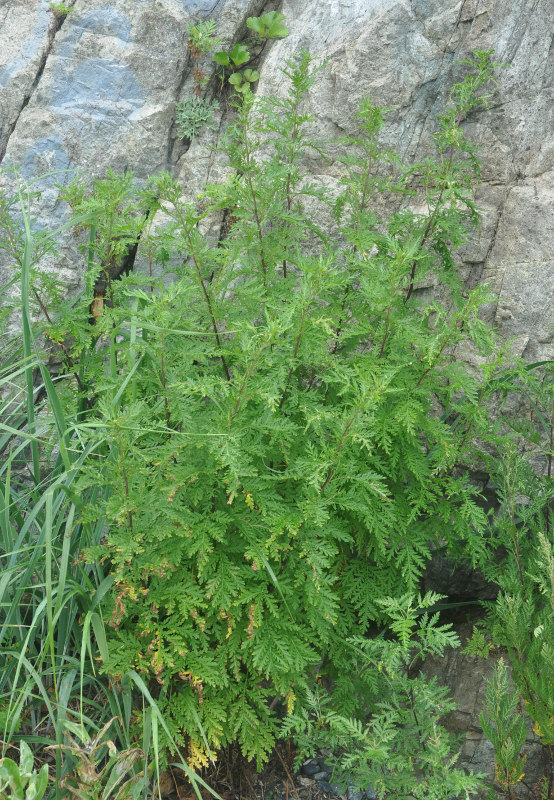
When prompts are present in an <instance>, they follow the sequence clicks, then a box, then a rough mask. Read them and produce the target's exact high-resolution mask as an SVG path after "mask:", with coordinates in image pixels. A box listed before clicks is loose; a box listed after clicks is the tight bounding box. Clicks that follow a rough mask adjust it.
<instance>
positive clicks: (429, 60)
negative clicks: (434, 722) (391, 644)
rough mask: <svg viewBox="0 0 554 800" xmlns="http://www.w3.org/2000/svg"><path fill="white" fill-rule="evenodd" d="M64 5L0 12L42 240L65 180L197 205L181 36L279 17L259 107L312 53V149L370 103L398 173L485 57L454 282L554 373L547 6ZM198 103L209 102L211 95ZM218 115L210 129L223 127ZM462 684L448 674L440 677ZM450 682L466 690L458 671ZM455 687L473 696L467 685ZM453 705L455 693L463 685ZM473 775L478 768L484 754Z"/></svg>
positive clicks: (425, 147) (204, 155) (60, 270)
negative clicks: (107, 182)
mask: <svg viewBox="0 0 554 800" xmlns="http://www.w3.org/2000/svg"><path fill="white" fill-rule="evenodd" d="M66 5H69V6H71V7H72V9H71V11H70V13H69V14H68V15H67V16H60V15H59V14H56V13H54V12H53V10H52V9H51V8H50V5H49V3H48V2H47V0H7V1H6V0H0V166H1V167H13V166H17V167H19V169H20V170H21V173H22V175H23V176H24V177H25V178H26V179H28V180H32V179H35V178H37V176H39V175H43V174H44V173H47V172H52V171H60V172H57V173H56V174H55V175H53V176H52V175H51V176H50V177H48V178H46V179H43V180H42V181H41V182H40V188H41V190H42V196H41V199H40V206H39V209H38V213H39V216H40V220H41V224H44V225H45V226H48V227H52V228H54V227H56V226H57V225H59V223H60V222H62V221H63V220H64V219H65V218H66V216H67V211H68V210H67V207H66V205H65V204H64V203H62V202H60V201H59V199H58V190H57V188H56V186H55V184H56V183H64V182H65V181H67V180H68V179H69V176H70V175H71V174H74V173H75V172H83V173H84V174H86V175H89V176H92V177H98V176H104V175H105V174H106V171H107V169H108V167H112V168H113V169H115V170H116V171H123V170H125V169H127V170H133V171H134V172H135V175H136V176H137V178H138V179H139V180H140V179H144V178H146V177H147V176H148V175H150V174H151V173H152V172H154V171H156V170H159V169H170V170H172V171H173V172H174V173H175V174H176V175H177V176H178V177H179V178H180V180H181V181H182V184H183V186H184V188H185V191H186V192H187V193H189V194H190V195H191V196H194V195H195V193H196V192H197V191H198V190H199V189H200V187H201V186H202V184H203V183H204V182H205V181H206V180H214V179H215V178H217V172H218V170H221V169H223V168H224V166H223V165H222V164H220V163H219V162H218V160H217V158H216V156H215V155H214V153H213V151H212V150H211V149H210V145H213V144H215V143H217V138H218V136H219V131H215V132H206V133H202V134H201V135H200V136H199V137H198V139H196V140H195V141H193V142H192V144H191V146H190V147H187V146H186V145H185V144H184V143H183V142H181V141H180V140H179V139H178V136H177V133H176V128H175V123H174V119H175V104H176V102H177V101H179V100H181V99H182V98H185V97H188V96H190V94H191V91H192V87H193V76H192V63H191V59H190V56H189V54H188V51H187V47H186V39H187V29H188V26H189V24H190V23H191V22H193V21H198V20H201V19H208V18H214V19H215V20H216V21H217V26H218V35H219V36H220V37H221V39H222V40H223V42H224V46H229V45H231V44H232V43H234V42H237V41H239V40H240V39H241V37H243V36H244V35H245V33H246V27H245V21H246V18H247V17H248V16H250V15H257V14H260V13H263V12H264V11H267V10H272V9H275V8H276V9H278V10H280V11H282V12H283V13H284V14H285V15H286V22H287V24H288V26H289V27H290V29H291V34H290V36H288V37H287V38H286V39H283V40H279V41H275V42H273V43H272V44H271V45H270V46H269V47H268V48H267V49H266V51H265V53H264V59H263V63H262V64H261V65H260V67H259V70H260V73H261V77H260V81H259V85H258V91H259V92H261V93H264V94H270V93H276V92H278V91H279V90H280V87H281V85H282V75H281V72H280V70H281V67H282V66H283V64H284V62H285V61H286V60H287V59H288V58H290V57H291V56H293V55H294V54H296V53H298V52H299V51H300V50H301V49H303V48H305V49H309V50H310V51H311V52H312V54H313V55H314V56H316V57H318V58H321V59H324V58H325V59H327V66H326V68H325V70H323V71H322V72H321V73H320V77H319V80H318V81H317V83H316V84H315V85H314V87H313V89H312V90H311V92H310V96H309V100H308V104H309V106H310V110H311V112H312V113H313V114H314V115H316V116H317V119H318V133H319V135H320V136H322V137H326V138H331V139H337V138H338V137H339V136H340V135H341V134H342V133H344V132H352V131H353V130H354V127H355V118H354V115H355V113H356V111H357V110H358V104H359V101H360V99H361V98H362V97H363V96H365V95H367V94H368V93H370V94H371V96H372V99H373V101H374V102H376V103H377V104H379V105H381V106H384V107H387V108H389V109H390V112H389V114H388V116H387V121H388V125H387V129H386V133H385V138H386V140H387V143H388V144H390V145H392V146H394V147H395V149H396V150H397V152H399V154H400V155H401V156H402V157H404V158H405V159H406V160H408V161H409V160H412V159H417V158H418V157H421V156H423V155H425V154H426V153H428V152H430V149H431V146H432V138H431V134H432V132H433V130H435V128H436V126H437V114H438V113H441V112H442V110H443V109H444V104H445V100H446V98H447V96H448V90H449V87H450V86H451V85H452V83H453V82H454V81H455V80H456V79H457V78H458V77H459V75H460V67H459V65H458V64H457V62H458V61H459V60H460V59H461V58H463V57H465V56H467V55H468V53H469V52H470V51H471V50H473V49H476V48H479V49H490V48H494V50H495V51H496V54H495V58H496V60H497V61H499V62H503V63H505V64H507V65H509V68H506V69H502V70H500V71H499V73H498V86H497V91H496V93H495V96H494V99H493V101H492V105H491V107H490V108H489V109H488V110H485V111H480V112H479V113H477V114H474V115H473V116H471V117H470V118H469V119H468V120H467V121H466V122H465V123H464V126H465V128H466V130H467V133H468V136H469V137H470V138H471V139H473V140H474V141H475V142H476V143H477V144H478V145H480V146H481V147H482V158H483V182H482V185H481V187H480V188H479V189H478V193H477V202H478V205H480V206H481V208H482V209H483V213H484V215H483V222H482V228H481V232H480V236H479V237H476V238H475V239H474V240H473V241H471V242H470V243H469V244H468V245H466V246H465V247H464V249H463V250H462V251H461V253H460V256H461V262H460V268H461V269H462V270H463V271H464V275H465V277H466V279H467V281H468V283H469V284H472V285H475V284H476V283H478V282H480V281H487V282H488V283H489V284H490V286H491V288H492V291H493V292H494V293H495V294H496V296H497V298H498V302H497V303H495V304H493V305H491V307H490V311H489V313H490V317H491V320H492V321H494V323H495V325H496V326H497V328H498V329H499V331H500V332H501V333H502V334H503V335H504V336H506V337H510V338H512V339H513V347H514V350H515V351H516V352H517V354H518V355H523V356H525V357H526V358H528V359H530V360H539V359H543V358H552V357H554V342H553V326H554V302H553V301H554V258H553V255H552V254H553V252H554V213H553V212H554V102H553V100H554V85H553V81H554V39H553V29H552V22H553V6H552V0H282V2H281V3H275V2H271V1H270V2H267V1H266V0H66ZM206 91H207V94H208V96H210V95H211V94H214V93H215V92H216V82H215V81H211V82H209V83H208V87H207V90H206ZM222 106H223V111H222V115H223V116H222V126H221V127H223V126H224V123H225V115H226V114H227V111H226V110H225V104H224V103H222ZM309 166H310V169H311V171H312V172H313V174H314V176H316V177H317V178H319V179H320V180H322V181H324V182H328V183H329V182H330V183H332V182H333V181H336V180H337V179H338V177H339V171H338V166H337V164H335V163H333V162H331V163H323V162H322V161H320V160H318V159H314V160H313V162H311V163H310V164H309ZM6 180H9V179H6ZM1 259H2V254H1V253H0V285H1V284H4V282H5V281H6V280H9V278H10V270H11V266H10V264H9V262H7V261H5V262H4V263H2V260H1ZM44 266H45V268H46V269H51V270H55V271H56V274H57V275H58V276H59V277H60V278H62V279H63V280H64V281H65V282H66V284H67V285H68V287H69V289H70V290H75V289H76V288H78V287H79V286H81V285H82V276H83V272H84V265H83V262H82V259H81V257H80V255H79V254H78V253H77V252H76V251H75V245H74V244H73V243H72V241H71V239H70V237H69V236H68V237H67V238H66V239H65V240H64V239H63V237H62V238H61V240H60V258H59V259H57V260H56V262H55V263H53V262H48V261H46V262H45V265H44ZM137 268H140V253H139V258H138V261H137ZM459 668H460V665H459V664H456V665H454V666H453V665H452V664H450V663H448V664H446V667H445V669H446V670H447V672H448V675H449V676H451V675H452V674H454V673H455V674H459ZM462 669H464V670H466V673H465V674H466V675H471V670H470V671H469V672H467V664H465V665H463V666H462ZM443 677H445V676H443ZM446 678H448V676H446ZM464 680H465V678H464ZM467 680H468V681H469V684H468V687H469V686H471V687H472V688H471V691H474V689H475V681H473V680H472V679H471V678H468V679H467ZM454 683H455V681H454ZM457 691H458V693H460V692H461V693H462V695H463V693H464V691H465V690H463V688H461V685H458V687H457ZM468 691H469V688H468ZM459 699H460V700H461V702H462V703H464V702H466V701H465V700H464V697H463V696H461V697H460V698H459ZM460 713H462V712H460ZM467 714H469V716H470V717H471V719H469V721H468V719H466V720H465V721H464V720H462V718H461V717H460V718H459V719H460V729H463V730H468V728H469V731H470V732H469V734H468V736H469V738H468V740H467V743H466V744H467V746H466V750H467V754H466V755H467V759H466V760H467V763H468V764H473V763H474V761H475V758H474V756H473V755H471V753H470V752H469V750H468V749H467V748H470V749H471V747H474V752H477V751H478V750H479V748H480V747H481V748H483V747H485V748H486V745H483V744H482V742H481V739H480V734H479V732H478V725H477V723H476V722H475V714H473V716H472V715H471V713H470V712H469V711H468V712H467ZM474 740H475V741H474ZM472 741H473V742H474V745H475V746H474V745H472V744H471V742H472ZM475 742H477V744H475ZM486 757H487V759H488V760H489V764H490V753H487V754H486Z"/></svg>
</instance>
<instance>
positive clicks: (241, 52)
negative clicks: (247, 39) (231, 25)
mask: <svg viewBox="0 0 554 800" xmlns="http://www.w3.org/2000/svg"><path fill="white" fill-rule="evenodd" d="M229 56H230V57H231V61H232V62H233V64H234V65H235V66H236V67H240V65H241V64H246V62H247V61H250V52H249V50H248V48H247V47H245V46H244V45H243V44H236V45H235V46H234V47H233V49H232V50H231V52H230V53H229Z"/></svg>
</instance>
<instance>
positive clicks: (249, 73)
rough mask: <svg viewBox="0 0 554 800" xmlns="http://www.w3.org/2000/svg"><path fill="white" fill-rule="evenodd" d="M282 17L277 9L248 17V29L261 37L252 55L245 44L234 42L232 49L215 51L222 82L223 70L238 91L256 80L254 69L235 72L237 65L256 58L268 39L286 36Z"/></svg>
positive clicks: (242, 65) (242, 64) (286, 30)
mask: <svg viewBox="0 0 554 800" xmlns="http://www.w3.org/2000/svg"><path fill="white" fill-rule="evenodd" d="M284 19H285V15H284V14H281V13H280V12H278V11H268V12H267V13H266V14H262V15H261V17H248V19H247V20H246V25H247V27H248V28H250V30H252V31H254V33H257V34H258V35H259V36H261V37H262V39H263V43H262V46H261V48H260V50H259V51H258V53H256V54H255V55H254V56H251V55H250V50H249V49H248V47H247V46H246V45H245V44H236V45H235V46H234V47H233V49H232V50H229V51H227V50H219V51H218V52H217V53H215V54H214V57H213V60H214V61H215V63H216V64H220V65H221V66H222V67H223V70H222V72H221V78H222V82H223V80H224V79H225V77H226V75H227V73H226V71H225V70H228V71H230V73H231V74H230V75H229V76H228V80H229V83H230V84H231V85H232V86H233V87H234V88H235V90H236V91H238V92H245V91H247V90H248V88H249V86H250V84H251V83H254V82H255V81H257V80H258V78H259V77H260V76H259V73H258V72H257V71H256V70H252V69H245V70H244V72H242V73H241V72H237V70H238V68H239V67H246V66H247V65H248V64H251V63H252V62H253V61H255V60H256V59H258V58H259V57H260V56H261V54H262V53H263V51H264V49H265V47H266V45H267V43H268V41H269V40H270V39H280V38H283V37H285V36H288V34H289V29H288V28H287V26H286V25H283V20H284Z"/></svg>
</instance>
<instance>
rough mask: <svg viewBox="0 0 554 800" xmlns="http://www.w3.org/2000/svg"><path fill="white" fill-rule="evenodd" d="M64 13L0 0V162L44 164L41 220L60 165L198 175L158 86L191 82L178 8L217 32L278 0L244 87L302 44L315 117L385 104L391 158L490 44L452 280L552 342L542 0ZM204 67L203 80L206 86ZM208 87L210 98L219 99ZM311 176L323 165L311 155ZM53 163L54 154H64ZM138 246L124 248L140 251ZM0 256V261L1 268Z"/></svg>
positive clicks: (530, 335)
mask: <svg viewBox="0 0 554 800" xmlns="http://www.w3.org/2000/svg"><path fill="white" fill-rule="evenodd" d="M66 5H70V6H72V10H71V12H70V13H69V14H68V15H66V16H60V15H59V14H55V13H54V12H53V11H52V9H50V4H49V2H48V1H47V0H9V2H7V3H6V2H4V3H2V5H1V6H0V53H1V56H0V58H1V59H2V60H1V61H0V162H1V165H2V166H4V167H8V166H13V165H17V166H19V167H20V169H21V172H22V173H23V176H24V177H26V178H28V179H31V178H36V177H37V176H38V175H41V174H43V173H45V172H50V171H53V170H61V171H62V172H60V173H58V174H57V175H56V176H54V177H50V178H49V179H47V180H46V181H45V182H43V185H42V187H41V188H42V189H43V196H42V199H41V207H40V209H39V215H40V217H41V219H42V220H43V221H44V223H45V224H48V222H49V221H50V223H51V224H52V225H53V226H55V225H56V224H58V223H59V222H60V221H62V220H63V219H64V217H65V215H66V213H67V209H66V207H65V204H63V203H60V202H59V201H58V200H57V190H56V189H55V188H54V184H55V183H56V182H62V183H63V182H64V181H65V180H67V179H68V176H69V175H70V174H72V172H73V171H82V172H83V173H86V174H87V175H90V176H102V175H104V174H105V173H106V170H107V168H108V166H111V167H113V168H114V169H115V170H116V171H122V170H124V169H128V170H133V171H134V172H135V174H136V176H137V177H138V178H139V179H140V178H145V177H146V176H148V175H149V174H151V173H152V172H154V171H156V170H159V169H172V170H173V171H174V172H175V173H176V174H177V175H178V176H179V177H180V178H181V179H182V180H183V183H184V185H185V188H186V190H187V191H188V192H190V193H191V194H194V193H195V192H196V191H197V190H198V188H200V186H201V185H202V183H203V182H204V181H205V180H206V179H208V178H210V179H213V178H214V175H215V173H214V167H215V166H217V164H216V163H215V159H214V156H213V153H211V151H210V150H209V147H208V146H209V145H210V144H213V143H214V142H215V141H216V140H217V136H218V133H213V134H211V133H203V134H202V135H201V136H200V137H199V138H198V140H195V141H194V142H193V143H192V146H191V147H190V148H188V149H187V148H186V147H185V145H184V144H183V143H182V142H180V141H179V140H178V137H177V134H176V129H175V125H174V117H175V103H176V102H177V101H178V100H180V99H182V98H183V97H187V96H190V92H191V90H192V85H193V79H192V64H191V59H190V57H189V55H188V51H187V48H186V38H187V28H188V25H189V24H190V23H191V21H198V20H200V19H207V18H210V17H211V18H214V19H216V21H217V25H218V35H219V36H220V37H221V38H222V39H223V41H224V44H225V46H227V45H229V44H231V43H232V42H236V41H238V40H239V39H240V38H241V37H242V36H244V34H245V32H246V28H245V20H246V18H247V17H248V16H249V15H256V14H260V13H262V12H263V11H265V10H269V9H272V8H275V7H278V8H279V10H281V11H282V12H283V13H284V14H285V15H286V19H287V24H288V25H289V27H290V29H291V34H290V36H288V37H287V38H286V39H283V40H280V41H275V42H274V43H273V44H272V45H271V46H270V47H269V48H268V49H267V50H266V53H265V54H264V61H263V63H262V65H261V67H260V71H261V78H260V82H259V87H258V91H260V92H263V93H271V92H276V91H278V90H279V86H280V85H281V84H282V76H281V73H280V69H281V67H282V66H283V64H284V62H285V61H286V59H287V58H289V57H290V56H292V55H294V54H295V53H298V52H299V51H300V50H301V49H302V48H306V49H309V50H310V51H311V52H312V53H313V54H314V55H315V56H318V57H321V58H326V59H328V63H327V67H326V69H325V70H324V71H323V72H322V73H321V75H320V79H319V80H318V82H317V83H316V85H315V86H314V87H313V89H312V91H311V94H310V100H309V102H310V105H311V110H312V111H313V112H314V113H315V114H317V117H318V131H319V133H320V134H321V135H323V136H330V137H335V138H336V137H337V135H340V134H341V132H343V131H352V130H353V127H354V115H355V113H356V111H357V108H358V103H359V100H360V98H361V97H362V96H364V95H366V94H368V93H371V96H372V99H373V100H374V102H377V103H378V104H379V105H381V106H386V107H388V108H390V109H391V111H390V112H389V115H388V118H387V119H388V126H387V133H386V137H387V138H388V141H389V143H390V144H391V145H394V146H395V148H396V149H397V151H398V152H399V153H400V155H402V156H404V157H405V158H406V159H407V160H409V159H413V158H417V157H419V156H421V155H423V154H425V153H426V152H428V151H429V148H430V145H431V141H432V140H431V133H432V131H433V130H434V129H435V127H436V117H437V114H438V113H440V111H442V109H443V108H444V101H445V98H446V96H447V93H448V89H449V87H450V86H451V84H452V83H453V81H454V80H455V79H456V78H457V77H458V75H459V69H460V67H459V66H458V65H457V61H459V59H460V58H462V57H464V56H466V55H467V54H468V53H469V52H470V51H471V50H473V49H475V48H480V49H489V48H494V49H495V51H496V56H495V57H496V59H497V60H498V61H500V62H503V63H505V64H507V65H509V68H506V69H502V70H500V72H499V75H498V87H497V92H496V94H495V97H494V100H493V103H492V106H491V108H490V109H489V110H487V111H482V112H479V113H478V114H475V115H474V116H473V117H470V119H468V120H467V121H466V123H465V127H466V129H467V131H468V134H469V135H470V137H471V138H472V139H473V140H474V141H476V142H477V144H479V145H480V146H481V147H482V148H483V149H482V156H483V160H484V164H483V183H482V186H481V187H480V189H479V190H478V195H477V201H478V203H479V205H480V206H481V207H482V209H483V211H484V217H483V223H482V230H481V235H480V236H479V237H478V238H476V239H475V240H474V241H472V242H471V243H470V244H469V245H467V246H466V247H465V248H464V250H463V252H462V253H461V256H462V264H461V267H462V269H464V270H465V274H466V276H467V280H468V282H470V283H472V284H475V283H476V282H478V281H487V282H488V283H489V284H490V286H491V288H492V290H493V292H494V293H495V294H496V296H497V298H498V302H497V303H496V304H494V306H491V308H490V315H491V319H492V320H493V321H494V322H495V324H496V325H497V327H498V329H499V330H500V332H501V333H502V334H503V335H505V336H506V337H510V338H512V339H513V347H514V350H515V351H516V352H517V354H521V355H524V356H525V357H526V358H529V359H532V360H537V359H541V358H548V357H551V356H552V354H553V352H554V344H553V333H552V327H553V326H554V311H553V309H554V303H553V299H554V265H553V259H552V252H553V250H554V248H553V244H554V214H553V213H552V212H553V210H554V195H553V192H554V180H553V174H554V172H553V171H554V133H553V131H554V124H553V122H554V120H553V117H554V103H553V99H554V98H553V94H554V87H553V81H554V45H553V38H552V0H411V1H410V0H283V2H281V3H280V4H277V6H276V4H275V2H267V0H67V3H66ZM215 90H216V87H215V82H213V81H212V83H211V84H209V85H208V90H207V91H208V92H212V93H213V92H215ZM222 105H224V104H222ZM310 166H311V168H312V171H313V172H314V174H316V175H318V176H319V177H320V179H322V180H327V181H333V180H335V179H336V178H337V176H338V172H337V168H336V165H334V164H333V163H331V164H323V163H321V162H319V163H318V162H317V161H314V162H313V164H311V165H310ZM66 170H69V172H67V171H66ZM60 255H61V259H59V260H58V261H57V262H56V264H55V265H53V264H51V265H48V264H47V265H46V267H47V268H48V266H50V268H52V269H54V268H55V269H56V270H57V272H58V274H59V275H60V277H61V278H62V279H63V280H65V281H66V283H67V284H68V285H69V287H70V288H76V287H78V286H79V285H80V284H81V278H82V273H83V264H82V262H81V260H80V257H79V256H78V255H77V254H76V252H75V250H74V246H73V245H72V244H71V242H70V241H69V240H68V241H67V242H65V243H64V242H63V241H62V242H61V245H60ZM139 260H140V259H139ZM6 269H7V265H4V270H2V266H1V263H0V281H1V282H2V283H3V282H4V279H5V278H7V277H8V278H9V274H6Z"/></svg>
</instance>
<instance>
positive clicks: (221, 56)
mask: <svg viewBox="0 0 554 800" xmlns="http://www.w3.org/2000/svg"><path fill="white" fill-rule="evenodd" d="M213 60H214V61H215V62H216V64H221V65H222V66H223V67H227V66H228V65H229V64H230V63H231V60H230V58H229V53H227V52H226V51H225V50H219V51H218V52H217V53H214V56H213Z"/></svg>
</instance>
